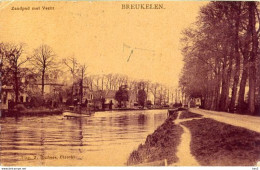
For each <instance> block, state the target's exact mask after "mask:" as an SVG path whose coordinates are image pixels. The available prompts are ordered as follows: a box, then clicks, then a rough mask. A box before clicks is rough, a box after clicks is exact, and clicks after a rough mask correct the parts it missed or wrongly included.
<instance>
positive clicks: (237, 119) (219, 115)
mask: <svg viewBox="0 0 260 170" xmlns="http://www.w3.org/2000/svg"><path fill="white" fill-rule="evenodd" d="M189 111H190V112H193V113H197V114H200V115H203V116H204V117H205V118H211V119H214V120H216V121H219V122H223V123H227V124H230V125H233V126H239V127H243V128H246V129H249V130H252V131H255V132H258V133H260V128H259V125H260V117H256V116H250V115H239V114H231V113H227V112H217V111H211V110H203V109H196V108H190V109H189Z"/></svg>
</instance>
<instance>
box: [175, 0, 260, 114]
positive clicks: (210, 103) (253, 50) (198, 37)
mask: <svg viewBox="0 0 260 170" xmlns="http://www.w3.org/2000/svg"><path fill="white" fill-rule="evenodd" d="M259 22H260V16H259V3H258V2H238V1H236V2H210V3H209V4H208V5H206V6H204V7H203V8H201V10H200V14H199V17H198V18H197V22H196V23H194V24H193V25H192V26H191V27H189V28H187V29H186V30H184V31H183V38H182V39H181V42H182V44H183V48H182V53H183V56H184V63H185V64H184V68H183V71H182V75H181V78H180V82H179V84H180V88H181V89H182V90H183V92H184V93H185V94H186V95H188V96H190V97H201V98H202V99H203V107H204V108H206V109H212V110H220V111H230V112H234V111H235V110H238V111H239V112H248V113H250V114H255V113H256V112H259V97H260V93H259V90H260V87H259V85H260V77H259V75H260V74H259V71H260V70H259V69H260V65H259V63H260V62H259V37H260V27H259ZM246 87H249V91H248V93H246V91H247V90H246V89H247V88H246ZM257 109H258V110H257Z"/></svg>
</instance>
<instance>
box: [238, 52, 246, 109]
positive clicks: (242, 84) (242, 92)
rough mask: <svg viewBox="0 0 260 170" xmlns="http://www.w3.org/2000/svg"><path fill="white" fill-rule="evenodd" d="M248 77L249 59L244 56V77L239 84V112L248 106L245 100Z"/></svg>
mask: <svg viewBox="0 0 260 170" xmlns="http://www.w3.org/2000/svg"><path fill="white" fill-rule="evenodd" d="M247 77H248V59H247V58H245V57H244V61H243V72H242V77H241V81H240V86H239V96H238V112H240V113H241V112H243V111H245V108H246V106H245V105H246V103H245V101H244V98H245V88H246V82H247Z"/></svg>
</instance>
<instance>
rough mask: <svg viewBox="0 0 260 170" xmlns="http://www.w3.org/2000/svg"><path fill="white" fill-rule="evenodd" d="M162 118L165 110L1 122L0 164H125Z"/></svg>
mask: <svg viewBox="0 0 260 170" xmlns="http://www.w3.org/2000/svg"><path fill="white" fill-rule="evenodd" d="M165 119H166V111H165V110H155V111H152V110H147V111H128V112H115V111H111V112H97V113H95V114H94V115H92V116H90V117H81V118H75V119H66V118H64V117H63V116H62V115H49V116H42V117H33V116H32V117H17V118H14V117H5V118H1V119H0V123H1V132H0V138H1V141H0V146H1V150H0V162H1V163H2V164H3V165H7V166H12V165H19V166H87V165H90V166H91V165H103V166H105V165H112V166H117V165H124V163H125V162H126V160H127V157H128V156H129V154H130V152H131V151H132V150H133V149H136V148H137V147H138V145H139V144H140V143H142V142H144V141H145V138H146V136H147V135H148V134H150V133H152V132H153V131H154V130H155V129H156V128H157V127H158V126H159V125H160V124H162V123H163V121H164V120H165Z"/></svg>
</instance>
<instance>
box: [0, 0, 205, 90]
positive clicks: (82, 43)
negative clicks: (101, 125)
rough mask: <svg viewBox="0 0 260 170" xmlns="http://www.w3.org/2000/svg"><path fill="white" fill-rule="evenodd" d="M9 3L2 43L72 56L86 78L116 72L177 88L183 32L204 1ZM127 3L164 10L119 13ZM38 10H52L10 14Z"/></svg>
mask: <svg viewBox="0 0 260 170" xmlns="http://www.w3.org/2000/svg"><path fill="white" fill-rule="evenodd" d="M7 3H8V2H2V3H0V9H1V10H0V40H1V41H3V42H12V43H25V44H26V49H25V53H24V54H25V55H30V54H31V53H32V51H33V49H35V48H37V47H39V46H40V45H41V44H47V45H48V46H50V47H51V48H52V49H53V51H54V52H55V54H56V56H57V59H62V58H66V57H71V56H75V57H76V58H77V59H78V61H80V63H85V64H87V65H88V70H87V72H88V73H89V74H108V73H119V74H126V75H128V76H129V77H131V78H135V79H147V80H150V81H152V82H159V83H162V84H166V85H169V86H177V84H178V79H179V75H180V72H181V69H182V67H183V62H182V55H181V50H180V49H181V46H180V42H179V40H180V38H181V32H182V30H183V29H185V28H188V27H189V26H190V24H192V23H193V22H195V20H196V17H197V16H198V14H199V9H200V7H201V6H204V5H206V4H207V3H208V2H205V1H183V2H178V1H172V2H163V1H162V2H123V1H118V2H115V1H110V2H100V1H99V2H97V1H96V2H89V1H79V2H66V1H60V2H43V1H41V2H40V1H39V2H25V1H23V2H21V1H19V2H13V3H10V4H8V5H6V4H7ZM131 3H134V4H136V3H157V4H158V3H162V4H163V6H164V9H160V10H151V9H150V10H149V9H146V10H144V9H142V10H137V9H128V10H125V9H121V6H122V4H131ZM42 6H46V7H54V10H48V11H47V10H42V9H41V10H37V11H35V10H34V11H33V10H29V11H20V10H16V11H14V10H11V9H12V7H30V8H32V7H41V8H42ZM131 50H133V53H132V54H131ZM130 54H131V56H130ZM129 56H130V59H129V60H128V58H129ZM64 69H65V68H64Z"/></svg>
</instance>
